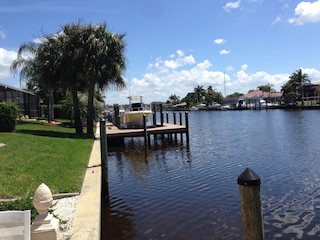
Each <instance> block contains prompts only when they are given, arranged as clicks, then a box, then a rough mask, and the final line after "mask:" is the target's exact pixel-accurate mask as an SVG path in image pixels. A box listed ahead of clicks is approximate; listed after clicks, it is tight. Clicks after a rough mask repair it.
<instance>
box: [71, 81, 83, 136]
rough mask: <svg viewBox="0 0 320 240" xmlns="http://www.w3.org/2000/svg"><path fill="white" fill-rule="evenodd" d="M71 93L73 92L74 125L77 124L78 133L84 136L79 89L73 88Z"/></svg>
mask: <svg viewBox="0 0 320 240" xmlns="http://www.w3.org/2000/svg"><path fill="white" fill-rule="evenodd" d="M71 91H72V99H73V108H74V123H75V128H76V133H77V134H82V133H83V129H82V122H81V114H80V107H79V99H78V93H77V89H76V88H75V87H73V88H72V90H71Z"/></svg>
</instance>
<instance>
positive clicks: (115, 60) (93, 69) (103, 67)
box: [86, 24, 125, 135]
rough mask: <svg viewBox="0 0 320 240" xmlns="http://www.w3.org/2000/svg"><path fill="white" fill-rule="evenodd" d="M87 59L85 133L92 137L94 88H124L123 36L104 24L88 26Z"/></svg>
mask: <svg viewBox="0 0 320 240" xmlns="http://www.w3.org/2000/svg"><path fill="white" fill-rule="evenodd" d="M86 29H87V30H88V31H89V33H88V36H89V37H88V39H87V49H88V51H87V54H88V56H87V58H86V68H87V71H88V75H89V91H88V92H89V96H88V111H87V114H88V115H87V133H88V134H92V135H93V121H94V107H93V99H94V92H95V90H96V88H98V89H99V90H104V89H105V88H107V87H109V86H110V85H115V86H116V87H118V88H124V87H125V81H124V79H123V77H122V71H123V70H124V69H125V56H124V50H125V43H124V41H123V39H124V36H125V35H124V34H113V33H111V32H108V31H107V30H106V24H101V25H97V26H93V25H89V26H88V27H87V28H86Z"/></svg>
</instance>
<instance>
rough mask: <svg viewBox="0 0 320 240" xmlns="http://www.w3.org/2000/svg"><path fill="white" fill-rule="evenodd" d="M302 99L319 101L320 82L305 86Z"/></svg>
mask: <svg viewBox="0 0 320 240" xmlns="http://www.w3.org/2000/svg"><path fill="white" fill-rule="evenodd" d="M301 94H302V99H303V100H304V101H307V100H309V101H311V102H313V101H314V102H316V103H317V104H318V103H319V100H320V82H314V83H311V84H306V85H304V86H303V92H302V93H301Z"/></svg>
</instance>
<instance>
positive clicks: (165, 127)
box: [106, 104, 189, 144]
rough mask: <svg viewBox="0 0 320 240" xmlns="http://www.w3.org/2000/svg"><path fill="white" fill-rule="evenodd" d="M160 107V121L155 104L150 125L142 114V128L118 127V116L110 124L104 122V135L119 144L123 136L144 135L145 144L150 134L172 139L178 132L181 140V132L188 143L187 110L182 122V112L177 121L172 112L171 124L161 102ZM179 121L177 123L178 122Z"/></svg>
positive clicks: (174, 113)
mask: <svg viewBox="0 0 320 240" xmlns="http://www.w3.org/2000/svg"><path fill="white" fill-rule="evenodd" d="M159 108H160V111H159V113H160V117H159V118H160V120H161V121H160V123H157V122H156V119H157V117H156V114H157V111H156V106H155V105H154V106H153V111H152V112H153V114H152V115H153V121H152V126H147V123H146V116H145V115H144V116H143V118H144V119H143V122H144V124H143V127H142V128H120V118H116V119H114V121H113V123H112V124H106V135H107V139H108V140H109V141H108V143H115V144H121V143H124V139H125V138H133V137H144V142H145V144H150V136H151V135H153V137H154V139H156V138H157V136H158V135H160V136H161V138H162V139H164V137H165V135H166V136H168V138H170V139H172V138H173V135H174V136H175V138H176V139H177V135H178V134H180V139H181V142H183V134H185V135H186V140H187V143H189V120H188V112H185V119H184V123H185V125H183V124H182V122H183V120H182V113H181V112H179V119H178V120H179V121H177V116H176V112H173V113H172V114H173V124H170V123H169V114H168V113H166V114H163V112H162V104H160V105H159ZM117 109H118V106H116V107H115V112H117V111H118V110H117ZM117 115H118V114H117ZM165 116H166V123H165V122H164V117H165ZM178 122H179V124H178Z"/></svg>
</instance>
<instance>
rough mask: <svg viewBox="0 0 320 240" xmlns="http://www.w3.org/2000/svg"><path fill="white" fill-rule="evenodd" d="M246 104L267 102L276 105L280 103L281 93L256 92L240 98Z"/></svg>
mask: <svg viewBox="0 0 320 240" xmlns="http://www.w3.org/2000/svg"><path fill="white" fill-rule="evenodd" d="M242 98H243V99H244V100H245V102H246V103H247V104H257V103H260V102H261V101H267V102H268V103H269V104H270V105H278V104H279V103H280V102H281V98H282V93H281V92H264V91H262V90H256V91H252V92H249V93H247V94H245V95H243V96H242Z"/></svg>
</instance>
